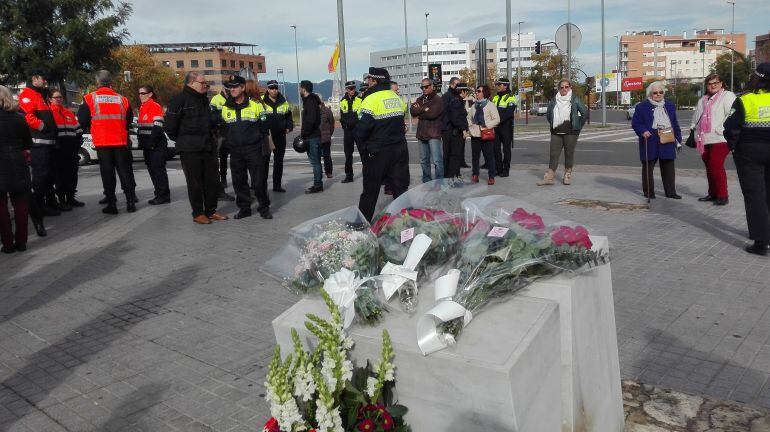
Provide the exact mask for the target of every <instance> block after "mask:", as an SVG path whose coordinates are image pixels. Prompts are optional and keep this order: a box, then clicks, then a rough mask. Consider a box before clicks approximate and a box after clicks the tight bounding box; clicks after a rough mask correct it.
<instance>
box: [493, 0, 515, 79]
mask: <svg viewBox="0 0 770 432" xmlns="http://www.w3.org/2000/svg"><path fill="white" fill-rule="evenodd" d="M505 53H506V54H505V57H506V58H505V68H506V70H505V75H506V76H507V77H508V85H509V86H510V85H511V82H512V81H513V71H512V70H511V0H505ZM495 68H497V66H495Z"/></svg>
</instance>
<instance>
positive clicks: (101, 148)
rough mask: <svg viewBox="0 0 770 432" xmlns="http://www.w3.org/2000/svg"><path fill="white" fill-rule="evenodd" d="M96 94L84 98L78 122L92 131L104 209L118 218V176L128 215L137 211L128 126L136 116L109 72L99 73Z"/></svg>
mask: <svg viewBox="0 0 770 432" xmlns="http://www.w3.org/2000/svg"><path fill="white" fill-rule="evenodd" d="M96 85H97V89H96V91H94V92H92V93H89V94H87V95H85V96H84V97H83V104H82V105H81V106H80V109H79V110H78V121H79V122H80V125H81V126H82V127H83V130H90V133H91V140H92V142H93V145H94V147H95V148H96V153H97V154H98V155H99V171H100V172H101V175H102V185H103V186H104V195H105V199H106V201H107V207H105V208H104V209H102V212H103V213H106V214H112V215H115V214H118V208H117V205H116V204H117V199H116V197H115V186H116V184H115V172H116V171H117V173H118V177H119V178H120V187H121V188H122V189H123V192H124V193H125V195H126V211H128V212H129V213H133V212H135V211H136V202H137V198H136V192H135V188H136V183H135V182H134V171H133V168H132V167H131V162H132V158H131V149H130V148H129V140H128V125H129V124H131V122H132V121H133V120H134V113H133V111H132V110H131V105H129V103H128V99H126V98H125V97H124V96H121V95H120V94H118V93H116V92H115V91H114V90H113V89H112V88H110V86H111V85H112V75H111V74H110V73H109V72H108V71H106V70H100V71H99V72H97V73H96Z"/></svg>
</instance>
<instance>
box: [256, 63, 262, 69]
mask: <svg viewBox="0 0 770 432" xmlns="http://www.w3.org/2000/svg"><path fill="white" fill-rule="evenodd" d="M257 70H258V71H261V70H262V63H261V62H257Z"/></svg>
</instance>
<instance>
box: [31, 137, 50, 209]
mask: <svg viewBox="0 0 770 432" xmlns="http://www.w3.org/2000/svg"><path fill="white" fill-rule="evenodd" d="M30 156H31V157H32V164H31V168H32V200H31V201H30V215H31V216H32V220H33V221H35V222H40V221H42V220H43V208H44V207H45V199H46V195H48V194H49V191H50V190H51V188H53V179H54V173H53V171H52V169H51V164H52V161H53V157H54V148H53V146H35V147H32V148H31V149H30Z"/></svg>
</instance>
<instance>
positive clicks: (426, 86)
mask: <svg viewBox="0 0 770 432" xmlns="http://www.w3.org/2000/svg"><path fill="white" fill-rule="evenodd" d="M431 87H433V86H432V85H424V86H420V88H421V89H423V90H425V89H427V88H431Z"/></svg>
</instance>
